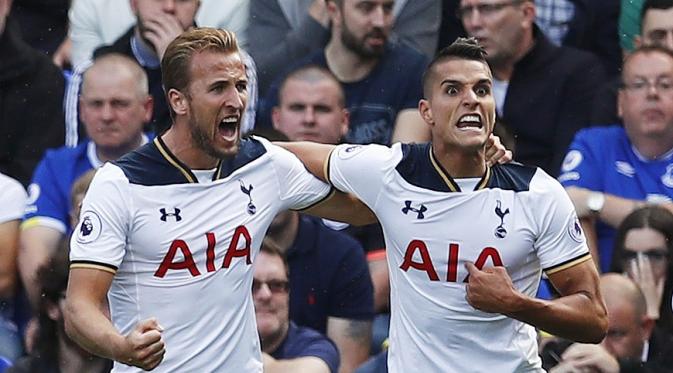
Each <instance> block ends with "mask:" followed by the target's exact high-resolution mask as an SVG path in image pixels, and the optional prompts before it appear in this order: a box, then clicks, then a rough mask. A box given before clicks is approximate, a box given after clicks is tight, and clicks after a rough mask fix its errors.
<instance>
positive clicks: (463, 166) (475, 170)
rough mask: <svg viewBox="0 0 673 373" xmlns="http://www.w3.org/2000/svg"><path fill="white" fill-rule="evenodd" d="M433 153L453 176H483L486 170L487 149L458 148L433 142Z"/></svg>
mask: <svg viewBox="0 0 673 373" xmlns="http://www.w3.org/2000/svg"><path fill="white" fill-rule="evenodd" d="M432 152H433V155H434V157H435V159H436V160H437V162H439V164H440V165H441V166H442V167H443V168H444V170H446V172H448V173H449V175H451V177H452V178H454V179H457V178H469V177H482V176H484V173H485V172H486V157H485V150H484V149H483V148H482V149H480V150H472V149H467V150H466V149H457V148H451V147H446V146H441V145H437V144H433V149H432Z"/></svg>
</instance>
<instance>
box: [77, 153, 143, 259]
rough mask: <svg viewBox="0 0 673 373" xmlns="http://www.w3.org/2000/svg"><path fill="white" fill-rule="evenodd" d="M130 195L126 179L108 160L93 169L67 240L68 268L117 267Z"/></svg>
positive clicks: (124, 246)
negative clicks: (94, 173)
mask: <svg viewBox="0 0 673 373" xmlns="http://www.w3.org/2000/svg"><path fill="white" fill-rule="evenodd" d="M130 198H131V194H130V190H129V183H128V180H127V179H126V177H125V176H124V174H123V172H122V170H121V169H120V168H119V167H117V166H115V165H112V164H110V163H107V164H105V165H104V166H103V167H102V168H101V169H100V170H99V171H98V172H96V175H95V176H94V178H93V181H92V182H91V186H90V187H89V190H88V191H87V193H86V195H85V196H84V201H83V202H82V212H81V213H80V220H79V223H78V224H77V226H76V227H74V232H73V235H72V238H71V240H70V261H71V263H72V264H71V267H75V266H87V267H89V266H95V267H99V268H101V269H105V270H110V271H111V272H115V271H116V270H117V268H119V265H120V264H121V261H122V259H123V258H124V254H125V251H126V236H127V233H128V231H129V224H130V208H129V205H130V203H131V202H130Z"/></svg>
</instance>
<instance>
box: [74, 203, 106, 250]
mask: <svg viewBox="0 0 673 373" xmlns="http://www.w3.org/2000/svg"><path fill="white" fill-rule="evenodd" d="M102 229H103V223H101V219H100V217H99V216H98V214H96V213H95V212H93V211H84V212H83V213H82V218H81V219H80V223H79V227H78V228H77V232H76V234H77V242H79V243H81V244H87V243H91V242H94V241H96V240H97V239H98V237H100V234H101V231H102Z"/></svg>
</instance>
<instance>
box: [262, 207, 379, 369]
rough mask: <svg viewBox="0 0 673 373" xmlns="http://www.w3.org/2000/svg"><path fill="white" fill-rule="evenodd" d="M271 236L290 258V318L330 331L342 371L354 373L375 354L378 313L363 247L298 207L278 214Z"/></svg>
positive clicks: (325, 331) (311, 326)
mask: <svg viewBox="0 0 673 373" xmlns="http://www.w3.org/2000/svg"><path fill="white" fill-rule="evenodd" d="M266 237H267V240H268V241H270V242H271V243H272V244H273V245H275V246H277V247H278V249H279V250H280V251H281V252H282V253H283V254H284V255H285V256H286V257H287V261H288V264H289V268H290V319H291V320H292V321H294V322H296V323H297V324H298V325H302V326H307V327H310V328H312V329H315V330H317V331H319V332H322V333H324V334H326V335H327V336H328V337H329V338H330V339H331V340H333V341H334V343H336V345H337V347H338V349H339V353H340V355H341V369H340V372H342V373H344V372H352V371H353V370H354V369H355V368H356V367H357V366H358V365H360V364H362V362H364V361H365V360H366V359H367V357H368V356H369V345H370V341H371V336H372V319H373V317H374V299H373V296H374V295H373V288H372V282H371V278H370V275H369V270H368V268H367V261H366V259H365V255H364V250H363V249H362V246H360V244H359V243H358V242H357V241H356V240H354V239H353V238H351V237H349V236H348V235H346V234H345V233H342V232H337V231H334V230H332V229H330V228H327V227H326V226H325V225H323V224H322V222H321V220H320V219H319V218H315V217H310V216H305V215H300V214H299V213H298V212H296V211H285V212H281V213H280V214H278V215H277V216H276V217H275V218H274V219H273V221H272V222H271V225H270V226H269V230H268V231H267V236H266Z"/></svg>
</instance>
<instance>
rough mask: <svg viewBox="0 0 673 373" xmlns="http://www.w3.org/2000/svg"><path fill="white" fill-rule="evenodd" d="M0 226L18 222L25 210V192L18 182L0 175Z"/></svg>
mask: <svg viewBox="0 0 673 373" xmlns="http://www.w3.org/2000/svg"><path fill="white" fill-rule="evenodd" d="M0 187H1V188H2V193H0V206H2V208H0V224H2V223H5V222H8V221H12V220H19V219H21V218H22V217H23V212H24V211H25V209H26V191H25V190H24V189H23V186H22V185H21V183H19V182H18V181H16V180H14V179H12V178H10V177H9V176H5V175H3V174H0Z"/></svg>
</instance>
